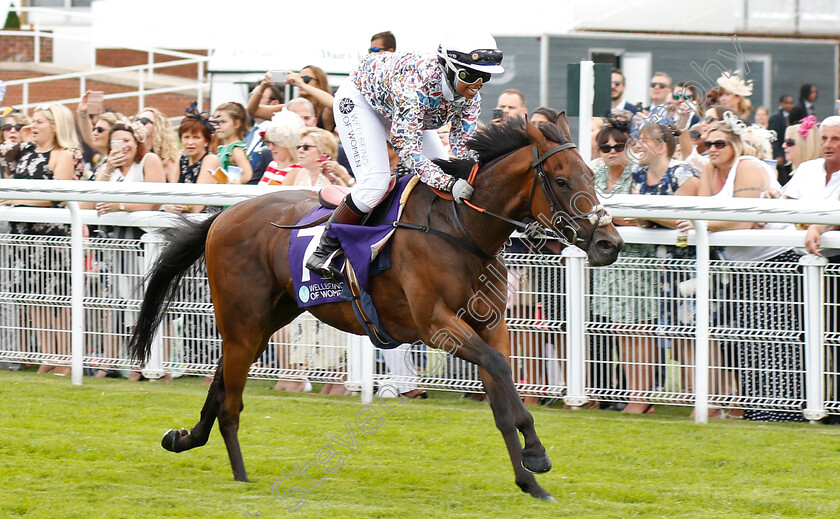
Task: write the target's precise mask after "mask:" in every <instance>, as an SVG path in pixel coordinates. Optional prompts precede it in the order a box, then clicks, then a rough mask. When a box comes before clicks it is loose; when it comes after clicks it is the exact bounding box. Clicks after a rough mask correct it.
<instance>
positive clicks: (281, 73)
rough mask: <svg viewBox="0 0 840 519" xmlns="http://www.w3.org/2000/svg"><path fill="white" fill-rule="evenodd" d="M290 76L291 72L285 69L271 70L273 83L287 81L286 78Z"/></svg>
mask: <svg viewBox="0 0 840 519" xmlns="http://www.w3.org/2000/svg"><path fill="white" fill-rule="evenodd" d="M288 77H289V74H288V73H287V72H286V71H285V70H272V71H271V82H272V83H279V84H282V83H285V82H286V78H288Z"/></svg>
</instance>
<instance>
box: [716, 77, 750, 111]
mask: <svg viewBox="0 0 840 519" xmlns="http://www.w3.org/2000/svg"><path fill="white" fill-rule="evenodd" d="M717 84H718V85H720V87H721V89H722V90H723V91H722V92H721V94H720V97H719V98H718V101H717V102H718V103H719V104H722V105H724V106H726V107H727V108H729V109H730V110H732V111H733V112H734V113H735V114H736V115H738V116H739V117H740V118H741V119H743V120H745V121H748V120H749V118H750V112H752V103H750V100H749V99H747V98H748V97H750V96H751V95H752V93H753V82H752V79H751V80H749V81H744V80H743V79H741V78H740V77H738V76H736V75H735V74H729V75H727V74H724V75H722V76H720V77H719V78H718V79H717Z"/></svg>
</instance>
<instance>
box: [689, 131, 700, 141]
mask: <svg viewBox="0 0 840 519" xmlns="http://www.w3.org/2000/svg"><path fill="white" fill-rule="evenodd" d="M688 136H689V137H691V138H692V139H699V138H700V132H698V131H697V130H689V131H688Z"/></svg>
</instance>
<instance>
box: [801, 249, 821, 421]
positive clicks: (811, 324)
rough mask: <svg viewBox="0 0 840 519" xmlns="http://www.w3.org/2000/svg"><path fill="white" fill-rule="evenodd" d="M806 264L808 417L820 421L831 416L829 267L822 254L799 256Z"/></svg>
mask: <svg viewBox="0 0 840 519" xmlns="http://www.w3.org/2000/svg"><path fill="white" fill-rule="evenodd" d="M799 264H800V265H802V283H803V285H804V286H803V294H802V295H803V297H804V299H805V308H803V313H804V322H803V324H804V326H805V398H806V401H805V411H804V412H803V414H804V415H805V419H807V420H810V421H811V422H816V421H818V420H820V419H821V418H825V417H826V416H828V412H827V411H826V410H825V408H824V407H823V393H824V392H825V387H824V386H825V382H824V380H825V379H824V378H823V369H824V366H825V349H824V347H823V336H824V335H825V291H824V289H823V287H824V286H825V285H824V280H825V266H826V264H828V260H827V259H825V258H823V257H822V256H816V255H814V254H806V255H805V256H802V257H801V258H799Z"/></svg>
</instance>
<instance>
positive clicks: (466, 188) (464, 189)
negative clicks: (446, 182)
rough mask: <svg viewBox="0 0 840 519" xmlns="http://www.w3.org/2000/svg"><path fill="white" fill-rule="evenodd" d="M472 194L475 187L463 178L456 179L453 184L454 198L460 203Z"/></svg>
mask: <svg viewBox="0 0 840 519" xmlns="http://www.w3.org/2000/svg"><path fill="white" fill-rule="evenodd" d="M472 194H473V187H472V186H471V185H470V183H469V182H467V181H466V180H464V179H463V178H459V179H458V180H456V181H455V184H454V185H453V186H452V198H454V199H455V201H456V202H458V203H459V204H463V203H464V200H469V199H470V197H471V196H472Z"/></svg>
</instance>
